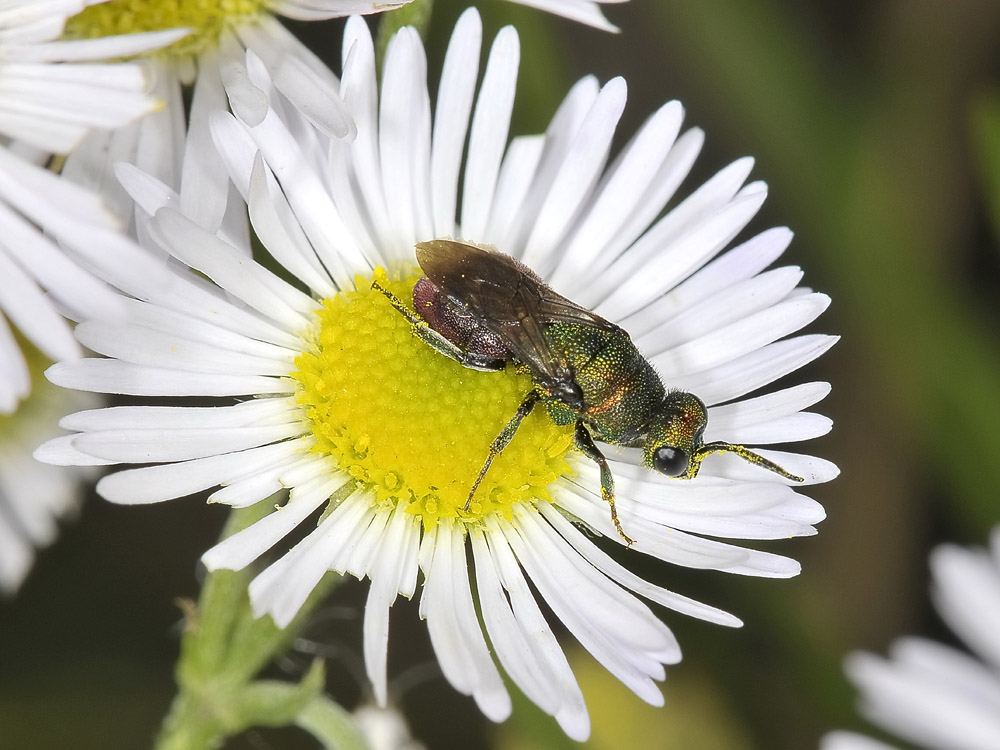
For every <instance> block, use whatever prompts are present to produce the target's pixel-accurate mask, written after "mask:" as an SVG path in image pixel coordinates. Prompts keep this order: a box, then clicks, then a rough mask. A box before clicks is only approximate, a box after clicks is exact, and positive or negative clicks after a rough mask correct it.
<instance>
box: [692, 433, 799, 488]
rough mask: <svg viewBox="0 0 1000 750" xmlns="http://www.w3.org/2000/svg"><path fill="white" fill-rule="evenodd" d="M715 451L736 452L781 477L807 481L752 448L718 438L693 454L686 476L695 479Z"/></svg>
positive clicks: (744, 458) (747, 460)
mask: <svg viewBox="0 0 1000 750" xmlns="http://www.w3.org/2000/svg"><path fill="white" fill-rule="evenodd" d="M713 453H735V454H736V455H737V456H739V457H740V458H742V459H743V460H744V461H746V462H747V463H751V464H753V465H754V466H759V467H761V468H762V469H767V470H768V471H773V472H774V473H775V474H777V475H778V476H780V477H784V478H785V479H790V480H791V481H793V482H804V481H806V480H805V479H804V478H803V477H800V476H796V475H795V474H792V473H791V472H789V471H786V470H785V469H783V468H781V467H780V466H778V464H776V463H774V461H771V460H770V459H767V458H764V457H763V456H761V455H760V454H759V453H754V452H753V451H752V450H750V449H749V448H747V447H746V446H743V445H733V444H732V443H724V442H722V441H721V440H717V441H716V442H714V443H705V445H702V446H701V447H700V448H698V449H697V450H696V451H695V452H694V455H693V456H691V463H690V464H689V465H688V470H687V473H686V474H685V478H687V479H693V478H694V477H695V476H696V475H697V474H698V469H699V468H700V467H701V462H702V461H704V460H705V458H706V457H707V456H710V455H711V454H713Z"/></svg>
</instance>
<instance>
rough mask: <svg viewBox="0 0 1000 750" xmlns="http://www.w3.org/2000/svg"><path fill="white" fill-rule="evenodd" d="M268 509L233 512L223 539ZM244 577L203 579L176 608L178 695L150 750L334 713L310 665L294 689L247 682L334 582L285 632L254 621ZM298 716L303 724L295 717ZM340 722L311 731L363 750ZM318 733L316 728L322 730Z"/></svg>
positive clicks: (196, 749) (212, 743) (207, 744)
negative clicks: (196, 593)
mask: <svg viewBox="0 0 1000 750" xmlns="http://www.w3.org/2000/svg"><path fill="white" fill-rule="evenodd" d="M272 508H273V504H272V503H271V502H270V501H269V500H266V501H263V502H260V503H257V504H256V505H255V506H253V507H251V508H247V509H242V510H234V511H233V513H232V514H231V515H230V517H229V521H228V522H227V524H226V528H225V531H224V532H223V536H224V537H228V536H231V535H232V534H235V533H236V532H237V531H240V530H241V529H243V528H246V527H247V526H249V525H250V524H252V523H254V522H255V521H257V520H259V519H260V518H262V517H263V516H264V515H266V514H267V513H268V512H270V511H271V509H272ZM252 576H253V572H252V571H250V570H242V571H230V570H218V571H215V572H213V573H210V574H209V575H208V576H207V577H206V578H205V583H204V586H203V587H202V592H201V596H200V598H199V601H198V605H197V607H194V606H193V605H191V604H187V605H183V606H184V608H185V609H186V610H187V611H186V612H185V614H186V616H187V627H186V629H185V633H184V636H183V638H182V640H181V654H180V659H179V661H178V663H177V672H176V674H177V684H178V693H177V696H176V698H175V699H174V702H173V704H172V705H171V707H170V712H169V714H168V715H167V717H166V719H165V720H164V723H163V726H162V728H161V730H160V735H159V737H158V738H157V740H156V744H155V746H154V747H155V748H156V750H203V749H204V750H209V749H210V748H217V747H221V746H222V744H223V743H224V742H225V740H226V739H227V738H229V737H231V736H233V735H235V734H238V733H239V732H242V731H245V730H246V729H248V728H250V727H253V726H288V725H292V724H300V725H302V724H303V722H305V723H306V724H308V723H309V721H310V719H309V717H312V716H313V715H314V714H315V713H316V711H318V710H320V709H317V708H316V706H315V705H314V704H317V702H318V704H319V705H320V706H325V711H326V712H327V713H328V714H329V713H330V712H334V713H335V709H333V708H331V707H330V706H327V705H326V704H328V703H329V701H328V699H326V698H324V697H323V695H322V690H323V669H322V663H321V662H318V661H317V662H316V663H314V664H313V667H312V668H311V669H310V670H309V672H308V674H307V675H306V676H305V677H304V678H303V679H302V680H301V682H299V683H298V684H294V683H282V682H275V681H264V680H257V681H255V680H254V677H255V676H256V674H257V673H258V672H259V671H260V670H261V669H262V668H263V667H264V666H266V665H267V664H268V663H269V662H270V661H271V660H273V659H274V658H275V657H276V656H278V655H279V654H281V653H283V652H284V651H285V650H286V649H287V648H288V645H289V644H290V643H291V641H292V639H294V638H295V637H296V635H297V634H298V632H299V631H300V629H301V628H302V626H303V625H304V624H305V622H306V621H307V619H308V616H309V614H310V612H311V611H312V610H313V608H314V607H315V606H316V605H317V604H318V603H319V602H321V601H322V600H323V598H324V597H325V596H326V594H327V593H329V591H330V590H331V589H332V588H333V586H335V585H336V584H337V583H338V582H339V580H340V578H339V577H338V576H334V575H328V576H326V577H325V578H324V579H323V581H321V582H320V584H319V586H317V587H316V589H315V590H314V591H313V593H312V594H311V595H310V597H309V599H308V600H307V601H306V603H305V604H304V605H303V607H302V609H301V610H300V611H299V613H298V614H297V615H296V616H295V619H293V620H292V622H291V623H290V624H289V625H288V627H286V628H278V627H277V626H276V625H275V624H274V621H273V620H272V619H271V618H270V617H255V616H254V613H253V610H252V608H251V606H250V600H249V596H248V594H247V587H248V585H249V583H250V580H251V578H252ZM331 705H333V704H331ZM337 708H339V707H337ZM303 712H305V716H306V718H305V719H303V718H301V716H300V714H302V713H303ZM340 715H341V716H346V712H343V711H342V710H341V714H340ZM345 721H346V720H345ZM345 721H341V722H340V724H335V725H333V724H332V725H331V726H333V729H332V730H330V731H332V732H333V733H332V734H319V733H317V732H313V733H314V734H316V736H317V738H319V739H321V740H323V741H324V742H326V743H327V746H328V747H338V748H341V747H344V748H351V747H359V746H363V745H358V742H357V741H355V740H357V735H356V733H353V734H352V733H351V732H350V731H349V730H350V727H346V724H345ZM309 726H312V725H309ZM309 726H304V727H303V728H306V729H309ZM318 728H319V730H324V729H325V728H326V725H324V724H319V725H318ZM334 730H335V731H334ZM310 731H311V730H310ZM337 738H341V739H337ZM345 738H346V739H345Z"/></svg>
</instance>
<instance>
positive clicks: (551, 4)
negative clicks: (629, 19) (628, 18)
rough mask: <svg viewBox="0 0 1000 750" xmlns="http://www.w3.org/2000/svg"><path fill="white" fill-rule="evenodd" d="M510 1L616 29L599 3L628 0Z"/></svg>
mask: <svg viewBox="0 0 1000 750" xmlns="http://www.w3.org/2000/svg"><path fill="white" fill-rule="evenodd" d="M511 2H514V3H519V4H520V5H530V6H531V7H532V8H538V9H540V10H545V11H548V12H549V13H554V14H556V15H557V16H564V17H565V18H569V19H571V20H573V21H579V22H580V23H585V24H587V25H588V26H593V27H594V28H598V29H603V30H604V31H618V27H617V26H615V25H614V24H612V23H611V22H610V21H608V19H607V18H605V17H604V13H602V12H601V5H611V4H616V3H624V2H628V0H511Z"/></svg>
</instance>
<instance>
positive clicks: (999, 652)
mask: <svg viewBox="0 0 1000 750" xmlns="http://www.w3.org/2000/svg"><path fill="white" fill-rule="evenodd" d="M930 564H931V573H932V576H933V585H932V588H931V594H932V598H933V600H934V606H935V607H936V608H937V611H938V613H939V614H940V615H941V619H943V620H944V621H945V622H946V623H947V624H948V626H949V627H950V628H951V629H952V630H953V631H954V632H955V634H956V635H958V636H959V637H960V638H961V639H962V640H963V641H964V642H965V643H966V644H967V645H968V646H969V648H970V649H971V650H972V655H970V654H967V653H965V652H962V651H959V650H957V649H955V648H952V647H950V646H944V645H942V644H939V643H936V642H935V641H930V640H927V639H925V638H912V637H911V638H901V639H900V640H898V641H896V643H895V644H893V646H892V648H891V649H890V652H889V658H888V659H882V658H880V657H877V656H875V655H873V654H867V653H856V654H852V655H851V656H849V657H848V659H847V662H846V666H845V668H846V671H847V675H848V677H850V679H851V681H852V682H853V683H854V684H855V685H856V686H857V688H858V689H859V690H860V691H861V712H862V713H863V714H865V716H867V717H868V718H869V719H871V720H872V721H873V722H874V723H876V724H878V725H880V726H882V727H883V728H885V729H887V730H888V731H890V732H892V733H894V734H896V735H898V736H900V737H902V738H903V739H905V740H907V741H909V742H912V743H914V744H916V745H918V746H919V747H922V748H927V750H995V749H996V748H1000V527H997V528H995V529H994V530H993V534H992V538H991V544H990V549H989V550H982V549H963V548H961V547H957V546H955V545H951V544H946V545H942V546H940V547H938V548H937V549H936V550H934V552H933V553H932V554H931V560H930ZM865 742H868V743H869V744H868V745H865V744H864V743H865ZM870 746H873V747H883V746H881V745H878V744H876V743H874V742H872V741H870V740H867V738H863V737H860V736H858V735H849V734H847V733H842V732H837V733H834V734H833V735H831V736H829V737H828V738H826V739H825V742H824V744H823V750H854V748H858V749H859V750H861V749H862V748H865V749H866V748H868V747H870Z"/></svg>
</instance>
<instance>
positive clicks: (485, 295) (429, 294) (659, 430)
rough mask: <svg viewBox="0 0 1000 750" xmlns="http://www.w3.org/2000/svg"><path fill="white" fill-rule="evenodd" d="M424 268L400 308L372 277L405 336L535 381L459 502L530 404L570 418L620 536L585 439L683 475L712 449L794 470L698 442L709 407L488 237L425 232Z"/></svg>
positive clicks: (470, 363) (561, 419) (559, 419)
mask: <svg viewBox="0 0 1000 750" xmlns="http://www.w3.org/2000/svg"><path fill="white" fill-rule="evenodd" d="M416 252H417V261H418V262H419V264H420V268H421V270H422V271H423V272H424V274H425V276H423V277H422V278H421V279H420V280H419V281H418V282H417V283H416V285H415V286H414V288H413V304H414V307H415V308H416V309H417V310H419V311H420V312H419V314H417V313H415V312H413V311H412V310H410V309H409V308H408V307H406V305H404V304H403V302H402V301H401V300H400V299H398V298H397V297H396V296H395V295H393V294H392V293H391V292H389V291H388V290H386V289H384V288H383V287H381V286H379V285H378V284H377V283H373V284H372V286H373V287H374V288H376V289H378V290H379V291H380V292H382V293H383V294H384V295H385V296H386V297H387V298H388V299H389V301H390V302H391V303H392V305H393V307H395V308H396V309H397V310H398V311H399V312H400V313H402V314H403V315H404V316H405V317H406V319H407V320H408V321H409V322H410V325H411V326H412V328H413V332H414V335H416V336H417V337H419V338H420V339H421V340H422V341H424V342H426V343H427V344H428V345H429V346H431V347H433V348H434V349H435V350H437V351H438V352H440V353H442V354H444V355H446V356H448V357H451V358H452V359H454V360H456V361H458V362H459V363H460V364H462V365H464V366H465V367H469V368H472V369H476V370H486V371H496V370H502V369H503V368H504V367H505V365H506V363H507V362H508V361H514V362H515V363H517V364H518V365H519V366H521V367H523V368H524V369H526V370H527V371H528V372H529V373H530V374H531V378H532V381H533V382H534V387H533V388H532V390H531V391H529V392H528V394H527V395H526V396H525V397H524V400H523V401H522V402H521V405H520V406H519V407H518V409H517V412H516V413H515V414H514V416H513V417H512V418H511V420H510V421H509V422H508V423H507V425H506V426H505V427H504V428H503V429H502V430H501V431H500V434H499V435H497V437H496V439H495V440H494V441H493V443H492V445H491V446H490V449H489V454H488V455H487V457H486V460H485V462H484V464H483V468H482V469H481V470H480V472H479V476H478V477H476V481H475V482H474V483H473V485H472V488H471V489H470V490H469V498H468V500H467V501H466V503H465V509H466V510H468V508H469V505H470V504H471V503H472V498H473V496H474V495H475V493H476V489H477V488H478V487H479V485H480V483H481V482H482V481H483V477H485V476H486V472H487V471H489V468H490V464H492V463H493V459H495V458H496V457H497V456H498V455H499V454H500V453H501V452H502V451H503V449H504V448H505V447H506V446H507V444H508V443H510V441H511V439H512V438H513V437H514V434H515V433H516V432H517V428H518V426H520V424H521V422H522V421H523V420H524V418H525V417H526V416H528V414H530V413H531V410H532V409H533V408H534V407H535V405H536V404H538V403H539V402H540V403H542V404H544V405H545V408H546V410H547V411H548V414H549V416H550V417H551V418H552V420H553V421H555V422H556V424H561V425H565V424H573V423H575V425H576V429H575V440H576V445H577V447H578V448H579V449H580V450H581V451H582V452H583V453H584V455H586V456H587V457H589V458H590V459H592V460H593V461H594V462H595V463H597V465H598V467H599V468H600V473H601V496H602V498H603V499H604V500H605V501H606V502H607V503H608V505H609V506H610V507H611V519H612V521H614V524H615V528H617V529H618V533H619V534H621V537H622V539H624V540H625V541H626V543H628V544H632V542H633V540H632V539H631V538H630V537H629V536H627V535H626V534H625V532H624V530H623V529H622V526H621V523H620V521H619V520H618V511H617V509H616V508H615V482H614V477H613V476H612V474H611V469H610V468H609V467H608V462H607V459H606V458H605V457H604V455H603V454H602V453H601V451H600V450H599V449H598V447H597V446H596V445H595V443H594V438H596V439H597V440H599V441H601V442H604V443H610V444H612V445H624V446H631V447H641V448H642V452H643V463H644V464H645V465H646V466H647V467H649V468H651V469H654V470H656V471H658V472H660V473H661V474H665V475H667V476H671V477H680V478H683V479H693V478H694V477H695V476H696V475H697V474H698V470H699V468H700V467H701V463H702V461H703V460H704V459H705V457H706V456H708V455H710V454H712V453H735V454H736V455H738V456H740V457H741V458H743V459H744V460H746V461H749V462H750V463H752V464H755V465H757V466H761V467H763V468H765V469H769V470H770V471H773V472H774V473H776V474H779V475H780V476H782V477H785V478H786V479H790V480H794V481H797V482H801V481H803V480H802V478H801V477H797V476H795V475H793V474H790V473H789V472H787V471H785V470H784V469H782V468H781V467H780V466H778V465H777V464H775V463H774V462H773V461H769V460H768V459H766V458H764V457H763V456H760V455H758V454H756V453H754V452H753V451H751V450H748V449H747V448H745V447H744V446H742V445H733V444H731V443H724V442H720V441H714V442H711V443H706V442H704V440H703V435H704V433H705V426H706V425H707V423H708V411H707V409H706V407H705V404H704V403H703V402H702V401H701V399H699V398H698V397H697V396H695V395H694V394H691V393H686V392H684V391H679V390H667V389H666V388H665V387H664V385H663V383H662V381H661V380H660V377H659V375H657V374H656V371H655V370H654V369H653V367H652V365H650V364H649V362H648V361H647V360H646V359H645V357H643V356H642V355H641V354H640V353H639V351H638V350H637V349H636V348H635V346H634V345H633V344H632V340H631V338H630V337H629V335H628V333H627V332H626V331H624V330H622V329H621V328H619V327H618V326H616V325H615V324H614V323H610V322H609V321H607V320H605V319H604V318H602V317H600V316H599V315H596V314H594V313H593V312H591V311H590V310H587V309H586V308H583V307H581V306H579V305H577V304H576V303H574V302H571V301H570V300H568V299H566V298H565V297H562V296H561V295H559V294H557V293H556V292H554V291H553V290H552V289H551V288H550V287H549V286H547V285H546V284H545V282H543V281H542V280H541V279H540V278H539V277H538V276H537V275H536V274H535V273H534V272H533V271H532V270H531V269H529V268H528V267H527V266H525V265H524V264H522V263H520V262H518V261H517V260H515V259H513V258H511V257H510V256H509V255H505V254H504V253H501V252H499V251H498V250H495V249H493V248H491V247H483V246H478V245H472V244H469V243H465V242H458V241H455V240H445V239H439V240H432V241H430V242H421V243H420V244H418V245H417V247H416Z"/></svg>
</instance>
